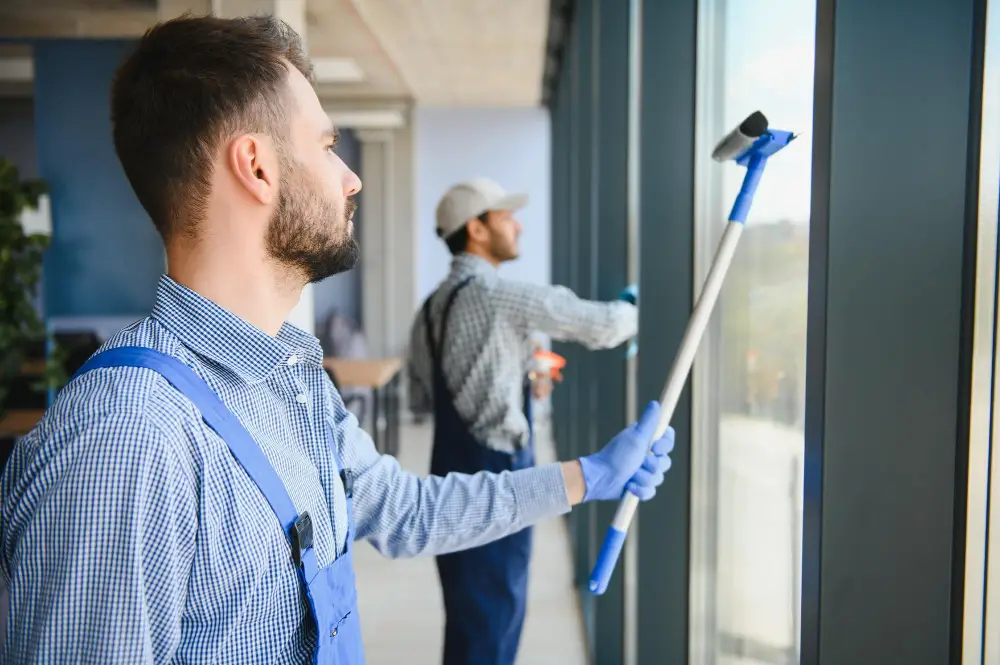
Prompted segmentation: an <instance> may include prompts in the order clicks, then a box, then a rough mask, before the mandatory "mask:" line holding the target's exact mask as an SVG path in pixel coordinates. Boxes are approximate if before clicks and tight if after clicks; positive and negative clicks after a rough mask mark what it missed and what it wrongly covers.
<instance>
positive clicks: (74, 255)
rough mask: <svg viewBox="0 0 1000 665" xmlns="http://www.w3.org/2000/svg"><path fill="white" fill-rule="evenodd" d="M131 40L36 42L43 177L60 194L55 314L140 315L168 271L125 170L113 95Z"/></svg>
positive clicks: (50, 261) (51, 259) (48, 285)
mask: <svg viewBox="0 0 1000 665" xmlns="http://www.w3.org/2000/svg"><path fill="white" fill-rule="evenodd" d="M128 46H129V42H124V41H90V40H86V41H84V40H57V41H43V42H38V43H36V44H35V45H34V53H35V135H36V139H37V151H38V155H37V156H38V172H39V175H40V176H41V177H42V178H44V179H45V180H47V181H48V183H49V186H50V188H51V195H52V216H53V220H52V226H53V238H52V247H51V248H50V249H49V251H48V254H47V256H46V259H45V313H46V316H49V317H53V316H58V317H70V316H141V315H143V314H144V313H146V312H147V311H148V310H149V308H150V307H151V306H152V303H153V297H154V294H155V288H156V281H157V279H158V277H159V275H160V274H161V273H162V272H163V270H164V267H165V266H164V254H163V246H162V243H161V242H160V238H159V236H158V235H157V234H156V231H155V229H154V228H153V225H152V223H151V222H150V220H149V217H148V216H147V215H146V213H145V211H144V210H143V209H142V207H141V206H140V205H139V202H138V201H137V200H136V198H135V195H134V194H133V192H132V188H131V186H130V185H129V183H128V181H127V180H126V178H125V174H124V173H123V172H122V169H121V165H120V164H119V162H118V158H117V157H116V156H115V152H114V146H113V144H112V141H111V121H110V117H109V115H110V113H109V94H110V85H111V78H112V75H113V73H114V70H115V68H116V67H117V66H118V64H119V62H121V59H122V57H123V56H124V55H125V53H126V49H127V48H128Z"/></svg>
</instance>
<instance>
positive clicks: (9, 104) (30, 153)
mask: <svg viewBox="0 0 1000 665" xmlns="http://www.w3.org/2000/svg"><path fill="white" fill-rule="evenodd" d="M0 158H4V159H9V160H10V161H12V162H13V163H14V166H16V167H17V169H18V171H19V173H20V175H21V177H22V178H33V177H35V176H37V175H38V155H37V152H36V146H35V106H34V103H33V101H32V100H31V99H13V98H11V99H0Z"/></svg>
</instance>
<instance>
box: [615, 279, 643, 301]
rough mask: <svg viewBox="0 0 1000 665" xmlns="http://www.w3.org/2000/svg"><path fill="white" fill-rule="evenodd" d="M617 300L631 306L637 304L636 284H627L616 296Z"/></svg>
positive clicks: (637, 288) (637, 290) (637, 287)
mask: <svg viewBox="0 0 1000 665" xmlns="http://www.w3.org/2000/svg"><path fill="white" fill-rule="evenodd" d="M618 299H619V300H624V301H625V302H627V303H631V304H633V305H636V304H638V302H639V286H638V285H637V284H629V285H628V286H626V287H625V288H624V289H623V290H622V292H621V293H620V294H618Z"/></svg>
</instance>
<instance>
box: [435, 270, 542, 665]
mask: <svg viewBox="0 0 1000 665" xmlns="http://www.w3.org/2000/svg"><path fill="white" fill-rule="evenodd" d="M470 280H471V278H468V279H466V280H465V281H463V282H461V283H460V284H459V285H458V286H457V287H455V289H454V290H453V291H452V292H451V293H450V294H449V295H448V300H447V302H446V303H445V307H444V313H443V314H442V317H441V332H440V339H439V340H438V342H437V343H436V344H435V342H434V336H433V333H432V332H431V318H430V298H428V299H427V301H426V302H425V303H424V307H423V316H424V327H425V329H426V333H427V347H428V349H429V350H430V354H431V361H432V366H433V384H434V385H433V391H434V395H433V399H434V448H433V452H432V454H431V473H432V474H434V475H438V476H443V475H445V474H447V473H449V472H452V471H454V472H458V473H470V474H471V473H476V472H478V471H491V472H494V473H499V472H501V471H507V470H511V471H513V470H516V469H523V468H527V467H530V466H533V465H534V463H535V459H534V432H533V428H532V420H531V390H530V384H529V383H527V382H526V383H525V390H524V414H525V416H526V417H527V419H528V426H529V430H532V431H531V434H530V436H529V439H528V445H527V446H524V447H522V448H520V449H519V450H518V451H517V452H516V453H514V454H510V453H504V452H501V451H498V450H493V449H490V448H487V447H486V446H485V445H483V444H482V443H481V442H479V441H477V440H476V438H475V437H474V436H473V435H472V434H471V433H470V431H469V428H468V426H467V425H466V424H465V422H464V421H463V419H462V417H461V416H460V415H459V414H458V411H457V410H456V409H455V405H454V398H453V396H452V394H451V391H450V390H449V388H448V385H447V383H446V382H445V378H444V371H443V369H442V364H441V361H442V357H443V355H444V349H445V348H446V346H445V338H446V335H447V326H448V314H449V313H450V311H451V306H452V305H453V304H454V302H455V297H456V296H457V295H458V293H459V291H461V290H462V289H463V288H465V287H466V286H467V285H468V284H469V281H470ZM530 556H531V528H530V527H528V528H525V529H523V530H521V531H519V532H517V533H514V534H511V535H509V536H506V537H504V538H501V539H499V540H496V541H494V542H492V543H488V544H486V545H482V546H480V547H475V548H473V549H469V550H464V551H461V552H453V553H451V554H445V555H441V556H438V557H437V558H436V560H437V569H438V576H439V577H440V580H441V588H442V593H443V596H444V607H445V634H444V665H514V661H515V658H516V656H517V648H518V644H519V643H520V639H521V628H522V626H523V624H524V613H525V608H526V605H527V600H528V561H529V559H530Z"/></svg>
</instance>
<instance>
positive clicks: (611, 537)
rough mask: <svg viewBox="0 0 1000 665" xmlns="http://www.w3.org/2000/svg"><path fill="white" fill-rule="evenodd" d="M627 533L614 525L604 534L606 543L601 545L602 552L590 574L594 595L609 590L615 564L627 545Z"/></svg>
mask: <svg viewBox="0 0 1000 665" xmlns="http://www.w3.org/2000/svg"><path fill="white" fill-rule="evenodd" d="M625 533H626V532H625V531H619V530H618V529H616V528H615V527H614V526H613V525H612V526H609V527H608V532H607V533H606V534H604V543H603V544H602V545H601V551H600V552H599V553H598V554H597V563H595V564H594V570H593V571H592V572H591V573H590V583H589V584H588V587H589V589H590V592H591V593H592V594H594V595H597V596H599V595H601V594H602V593H604V592H605V591H607V590H608V584H609V583H610V582H611V575H612V573H614V572H615V564H616V563H618V556H619V555H620V554H621V552H622V546H623V545H624V544H625Z"/></svg>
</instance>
